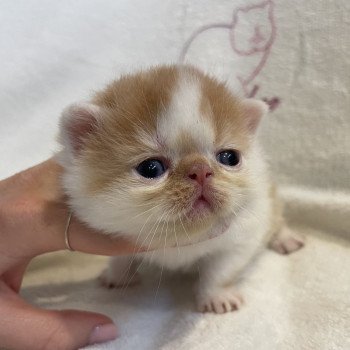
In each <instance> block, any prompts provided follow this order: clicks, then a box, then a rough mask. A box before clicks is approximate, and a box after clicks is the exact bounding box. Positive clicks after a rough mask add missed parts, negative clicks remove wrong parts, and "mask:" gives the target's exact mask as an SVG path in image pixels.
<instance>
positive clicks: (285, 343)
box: [0, 0, 350, 349]
mask: <svg viewBox="0 0 350 350" xmlns="http://www.w3.org/2000/svg"><path fill="white" fill-rule="evenodd" d="M0 21H1V31H0V63H1V65H0V72H1V79H0V105H1V115H0V121H1V124H0V125H1V126H0V178H4V177H6V176H9V175H11V174H12V173H14V172H16V171H19V170H21V169H23V168H26V167H28V166H31V165H33V164H35V163H38V162H40V161H42V160H44V159H45V158H47V157H49V156H51V155H52V153H53V152H54V151H55V150H56V149H57V144H56V141H55V137H56V133H57V122H58V118H59V114H60V111H61V110H62V109H63V108H64V107H65V106H66V105H67V104H69V103H71V102H74V101H77V100H83V99H84V98H86V97H88V96H89V95H90V94H91V93H92V92H93V91H94V90H97V89H99V88H101V87H102V86H104V84H105V83H107V82H108V81H110V80H111V79H113V78H117V77H118V76H119V75H120V74H121V73H124V72H129V71H134V70H135V69H139V68H141V67H146V66H149V65H154V64H158V63H162V64H163V63H174V62H188V63H192V64H195V65H197V66H199V67H200V68H203V69H205V70H206V71H208V72H210V73H212V74H214V75H217V76H218V77H220V78H222V79H225V80H227V83H228V85H229V86H231V87H232V89H234V90H235V91H236V92H237V93H239V94H241V95H246V96H255V97H258V98H263V99H265V100H266V101H267V102H268V103H269V104H270V106H271V109H272V110H273V111H272V113H271V114H270V115H269V116H268V118H266V119H265V121H264V123H263V125H262V128H261V130H260V137H261V141H262V144H263V146H264V148H265V149H266V153H267V155H268V158H269V162H270V167H271V172H272V175H273V177H274V178H275V180H276V182H277V183H278V184H279V185H280V189H281V194H282V196H283V198H284V199H285V201H286V203H287V207H286V213H287V217H288V220H289V222H290V225H291V226H292V227H293V229H295V230H296V231H298V232H300V233H302V234H304V235H305V236H306V237H307V245H306V247H305V248H304V249H303V250H301V251H300V252H297V253H295V254H294V255H291V256H289V257H285V256H279V255H277V254H276V253H274V252H271V251H266V252H264V254H263V255H262V256H261V257H260V259H258V260H257V262H256V264H255V267H253V268H252V269H251V271H250V273H249V275H248V278H247V280H245V281H244V282H243V284H242V285H240V288H241V289H242V292H243V294H244V295H245V297H246V304H245V306H244V307H243V308H242V309H241V310H240V311H239V312H234V313H230V314H227V315H211V314H205V315H202V314H199V313H197V312H196V311H195V310H194V306H193V298H192V294H191V288H192V285H193V280H192V278H191V277H189V276H178V275H176V276H164V279H163V280H162V282H161V285H160V290H159V292H158V293H157V296H156V289H157V285H158V279H159V271H154V270H152V269H146V271H145V277H144V278H143V283H142V284H141V285H140V286H136V287H134V288H132V289H128V290H126V291H114V290H112V291H110V290H104V289H103V288H101V287H100V286H99V285H98V283H97V281H96V276H97V275H98V274H99V272H100V271H101V270H102V269H103V267H104V265H105V258H102V257H92V256H85V255H81V254H78V253H73V254H72V253H70V254H67V253H56V254H51V255H48V256H44V257H42V258H39V259H38V260H36V261H35V262H33V264H32V266H31V268H30V269H29V271H28V273H27V275H26V278H25V281H24V288H23V291H22V293H23V296H24V297H25V298H26V299H27V300H28V301H30V302H32V303H35V304H37V305H40V306H42V307H47V308H66V307H67V308H68V307H69V308H80V309H85V310H94V311H98V312H103V313H106V314H108V315H109V316H111V317H112V318H113V319H114V320H115V321H116V322H117V323H118V324H119V325H120V327H121V338H120V339H118V340H116V341H115V342H112V343H110V344H105V345H98V346H97V345H96V346H92V347H90V348H92V349H115V348H118V349H212V348H215V349H252V348H256V349H347V348H350V332H349V329H350V297H349V295H350V275H349V272H348V270H349V268H348V267H349V266H350V255H349V252H350V248H349V247H350V244H349V239H350V233H349V231H350V179H349V174H350V137H349V135H350V117H349V112H350V105H349V97H348V94H349V90H350V75H349V74H348V72H349V71H350V58H349V57H350V56H349V51H350V42H349V31H350V24H349V23H350V2H349V1H347V0H332V1H331V0H321V1H320V0H309V1H301V0H296V1H287V0H239V1H238V0H237V1H233V0H230V1H229V0H222V1H215V0H191V1H190V0H184V1H171V0H166V1H163V0H150V1H142V0H133V1H129V0H122V1H112V0H103V1H97V0H77V1H68V0H64V1H53V0H47V1H36V0H26V1H20V0H15V1H14V0H3V1H2V2H1V4H0Z"/></svg>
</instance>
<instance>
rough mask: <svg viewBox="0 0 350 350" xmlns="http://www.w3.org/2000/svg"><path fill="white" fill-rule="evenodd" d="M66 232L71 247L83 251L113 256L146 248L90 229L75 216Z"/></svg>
mask: <svg viewBox="0 0 350 350" xmlns="http://www.w3.org/2000/svg"><path fill="white" fill-rule="evenodd" d="M68 234H69V242H70V245H71V246H72V248H73V249H75V250H79V251H81V252H84V253H92V254H99V255H111V256H114V255H123V254H130V253H136V252H142V251H145V250H146V249H145V248H143V247H140V246H135V245H134V244H132V243H131V242H130V241H128V240H127V239H125V238H121V237H116V236H113V235H107V234H105V233H102V232H97V231H94V230H91V229H89V228H88V227H87V226H86V225H84V224H82V223H81V222H79V221H78V220H77V219H75V218H72V221H71V224H70V226H69V230H68Z"/></svg>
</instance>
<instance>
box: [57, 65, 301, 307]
mask: <svg viewBox="0 0 350 350" xmlns="http://www.w3.org/2000/svg"><path fill="white" fill-rule="evenodd" d="M265 112H266V106H265V105H264V104H263V103H262V102H259V101H252V100H243V101H241V100H239V99H237V98H236V97H234V96H233V95H232V94H231V93H230V92H229V91H228V90H227V89H226V88H225V86H224V85H223V84H220V83H218V82H217V81H215V80H213V79H211V78H209V77H208V76H206V75H204V74H203V73H201V72H199V71H197V70H196V69H194V68H191V67H187V66H171V67H160V68H155V69H151V70H150V71H147V72H142V73H138V74H136V75H134V76H127V77H124V78H122V79H121V80H119V81H116V82H114V83H112V84H111V85H110V86H109V87H108V88H107V89H106V90H104V91H102V92H101V93H99V94H97V96H96V97H95V98H94V99H93V100H92V104H84V105H74V106H72V107H70V108H68V109H67V110H66V111H65V112H64V114H63V119H62V134H61V142H62V144H63V145H64V147H65V148H64V150H63V152H62V154H61V158H60V159H61V163H62V164H63V166H64V167H65V170H66V171H65V174H64V176H63V185H64V188H65V190H66V192H67V194H68V196H69V198H70V205H71V206H72V208H73V210H74V212H75V213H76V215H78V216H79V217H80V218H81V219H82V220H83V221H85V222H87V223H88V224H89V225H90V226H92V227H94V228H97V229H102V230H104V231H105V232H106V233H109V234H113V233H115V232H122V233H123V235H125V236H126V237H129V239H130V240H132V241H134V242H136V244H139V245H142V246H145V247H149V248H151V249H153V250H152V251H150V252H146V253H142V254H140V257H141V258H142V259H146V260H148V261H151V262H153V263H156V264H158V265H160V266H163V267H165V268H167V269H172V270H178V269H185V270H186V269H189V268H191V267H192V266H194V265H195V264H196V265H197V264H198V265H199V266H200V271H201V278H200V280H199V283H198V287H197V302H198V308H199V309H200V310H202V311H214V312H220V313H221V312H226V311H231V310H234V309H236V308H238V307H239V306H240V304H241V302H242V299H241V298H240V297H239V295H238V294H237V292H236V290H235V289H234V284H233V283H234V280H235V278H236V277H237V276H238V274H239V273H240V272H241V271H242V270H243V269H244V268H245V266H246V265H247V264H248V263H249V262H250V261H251V259H252V257H253V256H254V255H255V254H256V253H257V251H258V250H259V249H260V248H261V247H263V246H264V245H266V244H267V243H268V242H269V241H271V238H272V236H274V240H273V247H274V248H275V249H276V250H279V251H280V252H285V253H286V252H290V251H293V250H296V249H298V248H300V246H301V244H302V243H301V241H300V240H299V239H297V238H295V237H291V236H287V235H285V233H283V232H285V231H283V230H282V226H283V220H282V218H281V213H280V209H279V207H278V205H277V202H276V201H277V200H276V198H275V195H274V194H273V191H271V184H270V181H269V179H268V175H267V172H266V169H265V162H264V159H263V157H262V154H261V151H260V149H259V146H258V145H257V142H256V141H255V137H254V135H255V131H256V128H257V126H258V123H259V120H260V117H261V116H262V115H263V114H264V113H265ZM222 157H223V158H222ZM225 157H226V158H225ZM227 159H228V160H227ZM145 160H146V162H151V163H146V165H147V166H148V165H149V164H151V165H152V167H154V166H156V165H157V166H158V167H160V168H159V169H161V174H160V175H159V176H154V177H153V178H149V177H147V176H146V177H145V176H144V175H145V174H144V173H143V171H144V170H143V171H141V172H140V171H139V170H138V169H140V165H142V164H143V163H144V162H145ZM154 160H155V161H156V162H157V163H154ZM228 161H229V162H231V163H227V162H228ZM152 162H153V163H152ZM221 162H223V163H221ZM225 162H226V163H225ZM159 164H160V165H159ZM141 169H143V168H141ZM147 169H148V170H149V168H147V167H146V170H147ZM148 170H147V171H148ZM153 170H154V169H153ZM142 174H143V175H142ZM146 175H147V173H146ZM131 264H132V265H135V263H134V262H133V260H132V257H123V258H118V257H117V258H114V260H113V261H112V262H111V264H110V267H109V268H108V269H107V270H106V271H105V272H104V274H103V280H104V282H105V283H106V284H108V285H122V284H124V283H128V282H130V281H131V279H132V276H133V275H134V273H133V271H134V268H135V266H131ZM131 282H132V281H131Z"/></svg>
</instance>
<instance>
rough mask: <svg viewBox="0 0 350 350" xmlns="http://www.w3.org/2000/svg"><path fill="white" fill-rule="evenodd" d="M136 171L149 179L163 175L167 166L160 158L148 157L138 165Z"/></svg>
mask: <svg viewBox="0 0 350 350" xmlns="http://www.w3.org/2000/svg"><path fill="white" fill-rule="evenodd" d="M136 171H137V172H138V173H139V174H140V175H141V176H143V177H146V178H147V179H154V178H156V177H159V176H162V175H163V174H164V173H165V171H166V167H165V165H164V164H163V162H162V161H160V160H159V159H146V160H144V161H143V162H142V163H140V164H139V165H138V166H137V167H136Z"/></svg>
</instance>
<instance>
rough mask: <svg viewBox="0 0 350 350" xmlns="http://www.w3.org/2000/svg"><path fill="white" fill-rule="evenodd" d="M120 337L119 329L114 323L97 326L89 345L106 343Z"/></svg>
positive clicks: (91, 335)
mask: <svg viewBox="0 0 350 350" xmlns="http://www.w3.org/2000/svg"><path fill="white" fill-rule="evenodd" d="M117 337H118V330H117V327H116V326H115V325H114V324H113V323H108V324H103V325H100V326H96V327H95V328H94V329H93V330H92V332H91V334H90V338H89V345H92V344H98V343H104V342H107V341H110V340H114V339H116V338H117Z"/></svg>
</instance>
